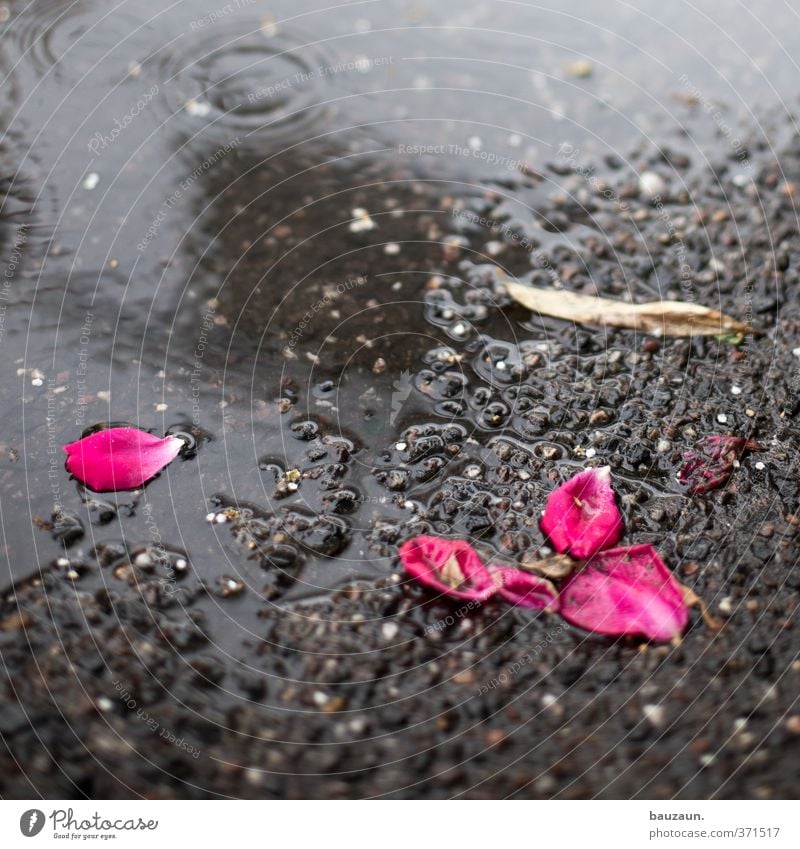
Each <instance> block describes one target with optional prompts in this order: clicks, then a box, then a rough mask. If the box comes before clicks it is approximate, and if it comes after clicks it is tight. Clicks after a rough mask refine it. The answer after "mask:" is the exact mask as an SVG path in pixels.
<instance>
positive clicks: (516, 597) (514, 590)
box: [495, 568, 558, 611]
mask: <svg viewBox="0 0 800 849" xmlns="http://www.w3.org/2000/svg"><path fill="white" fill-rule="evenodd" d="M495 574H496V575H499V577H500V589H499V590H498V594H499V595H500V596H501V597H502V598H503V599H504V600H505V601H507V602H508V603H509V604H515V605H518V606H519V607H532V608H534V609H536V610H544V609H545V608H546V609H548V610H553V611H556V610H558V593H557V592H556V588H555V587H554V586H553V585H552V584H551V583H550V581H547V580H545V579H544V578H539V577H537V576H536V575H531V573H530V572H523V571H522V569H511V568H507V569H498V571H497V572H495Z"/></svg>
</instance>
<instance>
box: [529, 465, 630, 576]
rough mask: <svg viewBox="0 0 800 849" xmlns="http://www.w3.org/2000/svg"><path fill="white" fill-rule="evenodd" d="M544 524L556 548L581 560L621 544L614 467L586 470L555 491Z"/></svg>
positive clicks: (549, 498) (545, 514)
mask: <svg viewBox="0 0 800 849" xmlns="http://www.w3.org/2000/svg"><path fill="white" fill-rule="evenodd" d="M541 524H542V531H544V533H545V534H546V535H547V536H548V538H549V539H550V542H551V543H552V544H553V546H555V549H556V551H559V552H561V553H562V554H567V553H569V554H570V555H571V556H572V557H575V558H577V559H579V560H585V559H587V558H589V557H591V556H592V555H594V554H596V553H597V552H598V551H600V550H601V549H603V548H608V547H609V546H611V545H614V544H615V543H617V542H618V541H619V539H620V537H621V536H622V533H623V531H624V526H623V523H622V516H621V515H620V512H619V509H618V508H617V503H616V501H615V500H614V490H613V489H612V488H611V469H610V468H609V467H608V466H603V467H602V468H599V469H586V471H584V472H579V473H578V474H577V475H575V476H574V477H572V478H570V479H569V480H568V481H567V482H566V483H564V484H562V485H561V486H560V487H558V489H556V490H555V491H554V492H551V493H550V495H549V496H548V498H547V504H546V506H545V510H544V516H543V517H542V523H541Z"/></svg>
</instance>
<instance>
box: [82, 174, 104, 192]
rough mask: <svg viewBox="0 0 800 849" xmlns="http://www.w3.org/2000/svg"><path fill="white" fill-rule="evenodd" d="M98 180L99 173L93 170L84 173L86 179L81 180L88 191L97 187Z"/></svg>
mask: <svg viewBox="0 0 800 849" xmlns="http://www.w3.org/2000/svg"><path fill="white" fill-rule="evenodd" d="M99 182H100V175H99V174H96V173H95V172H94V171H92V172H91V173H89V174H87V175H86V179H85V180H84V181H83V188H84V189H86V191H87V192H90V191H91V190H92V189H96V188H97V184H98V183H99Z"/></svg>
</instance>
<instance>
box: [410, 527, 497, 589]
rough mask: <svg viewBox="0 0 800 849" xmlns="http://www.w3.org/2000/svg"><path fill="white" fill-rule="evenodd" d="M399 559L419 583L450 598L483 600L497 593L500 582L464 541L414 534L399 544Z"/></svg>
mask: <svg viewBox="0 0 800 849" xmlns="http://www.w3.org/2000/svg"><path fill="white" fill-rule="evenodd" d="M400 559H401V560H402V561H403V566H405V569H406V571H407V572H408V573H409V574H410V575H411V576H412V577H414V578H416V579H417V580H418V581H419V582H420V583H421V584H425V585H426V586H428V587H431V588H432V589H435V590H438V591H439V592H440V593H444V594H445V595H448V596H450V597H451V598H461V599H465V600H467V601H484V600H485V599H487V598H489V597H490V596H493V595H494V594H495V593H496V592H497V588H498V583H499V581H498V580H497V579H495V578H494V576H493V575H492V573H491V572H490V571H489V570H488V569H487V568H486V566H484V565H483V563H482V562H481V559H480V557H479V556H478V553H477V552H476V551H475V549H474V548H473V547H472V546H471V545H469V543H466V542H464V541H463V540H458V539H442V538H440V537H431V536H419V537H414V538H413V539H410V540H407V541H406V542H404V543H403V544H402V545H401V546H400Z"/></svg>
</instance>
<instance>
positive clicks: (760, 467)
mask: <svg viewBox="0 0 800 849" xmlns="http://www.w3.org/2000/svg"><path fill="white" fill-rule="evenodd" d="M756 468H757V469H758V471H759V472H763V471H764V469H766V468H767V467H766V466H765V465H764V464H763V463H762V462H761V460H759V461H758V462H757V463H756Z"/></svg>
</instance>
